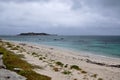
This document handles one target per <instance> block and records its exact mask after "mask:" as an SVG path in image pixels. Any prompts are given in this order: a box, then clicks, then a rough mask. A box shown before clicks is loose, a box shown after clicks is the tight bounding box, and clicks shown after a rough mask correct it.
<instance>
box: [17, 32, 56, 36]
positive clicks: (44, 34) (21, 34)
mask: <svg viewBox="0 0 120 80" xmlns="http://www.w3.org/2000/svg"><path fill="white" fill-rule="evenodd" d="M18 35H19V36H29V35H30V36H33V35H41V36H42V35H43V36H49V35H54V34H48V33H34V32H29V33H20V34H18Z"/></svg>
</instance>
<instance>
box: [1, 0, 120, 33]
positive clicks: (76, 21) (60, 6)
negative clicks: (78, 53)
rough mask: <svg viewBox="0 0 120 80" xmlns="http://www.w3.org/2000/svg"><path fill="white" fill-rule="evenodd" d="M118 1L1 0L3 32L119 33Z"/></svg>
mask: <svg viewBox="0 0 120 80" xmlns="http://www.w3.org/2000/svg"><path fill="white" fill-rule="evenodd" d="M8 2H12V3H8ZM29 2H30V3H29ZM32 2H34V3H32ZM42 2H44V3H42ZM18 3H21V4H18ZM119 4H120V0H0V32H6V31H7V32H10V33H17V32H22V31H23V32H29V31H31V32H32V31H33V32H49V33H58V34H91V35H92V34H114V35H116V34H120V16H119V15H120V14H119V13H120V5H119Z"/></svg>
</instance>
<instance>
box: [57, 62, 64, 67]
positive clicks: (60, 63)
mask: <svg viewBox="0 0 120 80" xmlns="http://www.w3.org/2000/svg"><path fill="white" fill-rule="evenodd" d="M56 64H57V65H58V66H61V67H63V65H64V64H63V63H62V62H59V61H58V62H56Z"/></svg>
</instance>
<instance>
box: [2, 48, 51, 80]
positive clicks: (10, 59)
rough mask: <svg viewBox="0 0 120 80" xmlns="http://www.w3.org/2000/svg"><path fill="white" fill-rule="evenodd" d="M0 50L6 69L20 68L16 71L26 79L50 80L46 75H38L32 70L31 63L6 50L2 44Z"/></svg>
mask: <svg viewBox="0 0 120 80" xmlns="http://www.w3.org/2000/svg"><path fill="white" fill-rule="evenodd" d="M0 52H1V53H3V62H4V64H5V65H6V67H7V69H9V70H12V71H15V68H19V69H21V70H19V71H16V72H17V73H18V74H20V75H22V76H25V77H26V78H27V80H51V78H50V77H48V76H45V75H40V74H38V73H36V72H34V71H33V70H32V69H33V68H34V67H33V66H32V65H31V64H29V63H27V62H26V61H24V60H22V59H21V58H20V57H19V56H18V55H15V54H14V53H12V52H11V51H8V50H6V49H5V48H3V47H2V46H0Z"/></svg>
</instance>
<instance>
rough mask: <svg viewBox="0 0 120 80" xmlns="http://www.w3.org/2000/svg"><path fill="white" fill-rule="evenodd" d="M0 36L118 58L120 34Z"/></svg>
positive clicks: (119, 54) (119, 55)
mask: <svg viewBox="0 0 120 80" xmlns="http://www.w3.org/2000/svg"><path fill="white" fill-rule="evenodd" d="M0 38H2V39H6V40H13V41H21V42H32V43H37V44H45V45H52V46H58V47H62V48H67V49H73V50H76V51H86V52H90V53H93V54H97V55H103V56H109V57H117V58H120V36H0Z"/></svg>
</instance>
